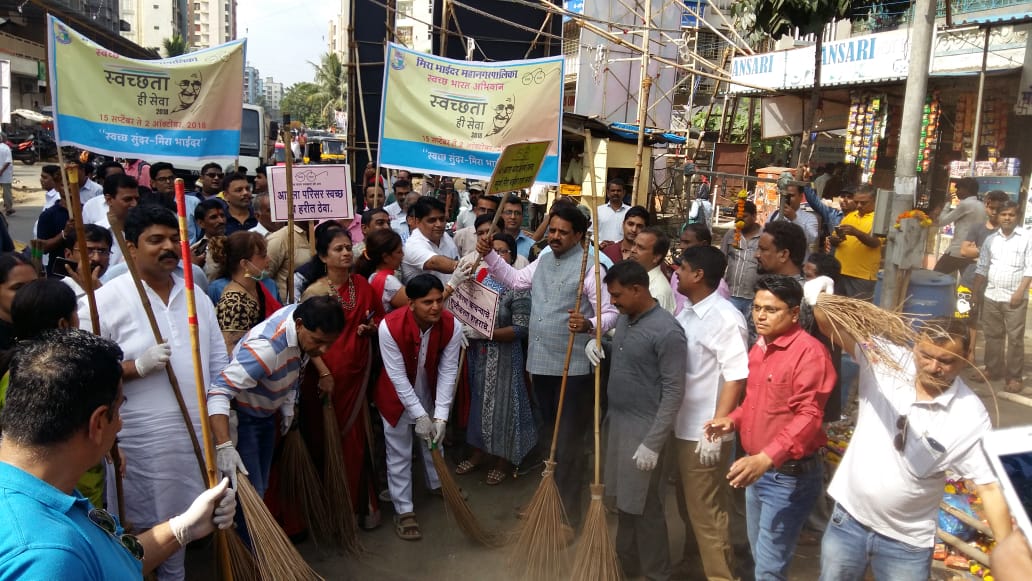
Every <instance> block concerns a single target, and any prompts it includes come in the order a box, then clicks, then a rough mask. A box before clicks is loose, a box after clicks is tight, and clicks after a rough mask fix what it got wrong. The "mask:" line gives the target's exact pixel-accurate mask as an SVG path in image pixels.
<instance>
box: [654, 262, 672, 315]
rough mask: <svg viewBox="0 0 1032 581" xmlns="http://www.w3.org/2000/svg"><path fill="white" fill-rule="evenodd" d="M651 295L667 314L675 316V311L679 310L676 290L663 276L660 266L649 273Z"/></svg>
mask: <svg viewBox="0 0 1032 581" xmlns="http://www.w3.org/2000/svg"><path fill="white" fill-rule="evenodd" d="M649 294H651V295H652V298H654V299H656V302H657V303H659V306H660V308H662V309H663V310H665V311H666V312H668V313H670V314H673V312H674V309H676V308H677V301H675V300H674V289H672V288H671V287H670V281H669V280H667V278H666V276H664V275H663V269H661V268H660V267H658V266H657V267H655V268H653V269H652V270H650V271H649Z"/></svg>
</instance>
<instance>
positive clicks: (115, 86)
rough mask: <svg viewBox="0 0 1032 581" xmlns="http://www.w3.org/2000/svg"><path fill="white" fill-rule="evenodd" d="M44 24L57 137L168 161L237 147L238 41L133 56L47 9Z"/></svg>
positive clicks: (225, 155) (233, 151) (241, 46)
mask: <svg viewBox="0 0 1032 581" xmlns="http://www.w3.org/2000/svg"><path fill="white" fill-rule="evenodd" d="M47 26H48V33H47V34H48V37H49V38H48V40H49V50H50V58H49V73H50V91H51V98H52V100H53V103H54V120H55V123H54V125H55V133H56V136H57V140H58V143H59V145H71V146H74V147H80V148H83V149H89V150H90V151H95V152H98V153H103V154H106V155H112V156H123V157H129V158H134V159H163V160H168V161H177V160H182V161H185V160H197V159H205V160H210V159H233V158H236V157H237V156H238V155H239V152H240V122H241V115H242V110H241V100H240V98H239V95H241V94H242V93H243V83H244V79H243V70H244V50H245V41H242V40H241V41H234V42H231V43H228V44H224V45H221V46H217V47H214V48H210V49H206V50H201V51H197V52H192V53H188V54H185V55H181V56H178V57H173V58H169V59H161V60H137V59H131V58H127V57H124V56H122V55H119V54H117V53H114V52H111V51H109V50H107V49H105V48H103V47H101V46H100V45H98V44H97V43H95V42H93V41H92V40H90V39H89V38H87V37H85V36H83V35H82V34H80V33H79V32H77V31H76V30H74V29H72V28H70V27H69V26H68V25H66V24H65V23H63V22H61V21H60V20H58V19H56V18H54V17H53V16H48V17H47Z"/></svg>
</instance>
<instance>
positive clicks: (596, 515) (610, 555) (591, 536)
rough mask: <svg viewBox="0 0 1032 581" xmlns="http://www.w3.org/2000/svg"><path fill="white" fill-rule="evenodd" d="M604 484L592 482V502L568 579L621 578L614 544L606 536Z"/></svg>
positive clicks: (597, 580) (605, 580)
mask: <svg viewBox="0 0 1032 581" xmlns="http://www.w3.org/2000/svg"><path fill="white" fill-rule="evenodd" d="M604 490H605V486H603V485H602V484H592V485H591V504H590V505H588V514H587V517H586V519H585V520H584V529H583V530H582V531H581V538H580V541H579V542H578V544H577V553H576V556H575V557H574V560H573V572H572V573H571V574H570V579H573V580H575V581H582V580H583V581H618V580H619V579H622V578H623V571H622V569H621V568H620V560H619V559H618V558H617V556H616V545H615V544H614V543H613V537H611V536H610V535H609V525H608V524H607V523H606V507H605V505H604V504H603V503H602V494H603V491H604Z"/></svg>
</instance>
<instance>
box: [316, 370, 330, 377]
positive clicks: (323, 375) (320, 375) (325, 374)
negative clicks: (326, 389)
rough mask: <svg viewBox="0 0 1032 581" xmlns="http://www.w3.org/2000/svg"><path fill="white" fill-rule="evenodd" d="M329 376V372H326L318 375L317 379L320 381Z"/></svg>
mask: <svg viewBox="0 0 1032 581" xmlns="http://www.w3.org/2000/svg"><path fill="white" fill-rule="evenodd" d="M330 375H331V373H330V372H329V371H327V372H326V373H320V374H319V379H322V378H324V377H329V376H330Z"/></svg>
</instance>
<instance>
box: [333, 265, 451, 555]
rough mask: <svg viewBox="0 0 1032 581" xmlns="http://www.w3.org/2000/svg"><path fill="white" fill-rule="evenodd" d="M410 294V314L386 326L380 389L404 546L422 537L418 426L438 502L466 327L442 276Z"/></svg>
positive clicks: (417, 282) (422, 280)
mask: <svg viewBox="0 0 1032 581" xmlns="http://www.w3.org/2000/svg"><path fill="white" fill-rule="evenodd" d="M405 292H406V294H407V295H408V299H409V304H408V306H406V307H402V308H400V309H395V310H394V311H391V312H390V313H389V314H388V315H387V316H386V317H384V319H383V321H382V322H381V323H380V331H379V337H380V353H381V355H382V356H383V366H384V372H383V373H381V374H380V379H379V381H378V383H377V385H376V394H375V401H376V407H377V408H378V409H379V410H380V415H381V416H382V418H383V431H384V439H385V443H386V447H387V487H388V489H389V490H390V493H391V502H393V503H394V511H395V513H396V514H395V516H394V525H395V532H396V533H397V535H398V537H400V538H401V539H402V540H406V541H417V540H419V539H421V538H423V535H422V533H421V532H420V531H419V523H418V522H416V515H415V513H414V512H413V511H412V432H413V425H414V427H415V433H416V436H418V437H419V438H420V440H423V441H424V442H421V443H420V445H419V448H420V449H421V451H422V456H423V467H424V469H425V471H426V481H427V486H428V487H429V488H430V491H431V493H435V494H436V493H437V491H439V489H440V488H441V481H440V479H439V477H438V475H437V471H436V470H435V469H434V464H433V460H432V458H431V455H430V447H431V446H439V445H440V444H441V440H443V439H444V430H445V425H446V423H447V421H448V415H449V413H451V405H452V399H453V397H454V395H455V376H456V374H457V373H458V367H459V351H460V348H461V343H462V326H461V325H460V324H458V323H456V322H455V319H454V317H452V314H451V313H449V312H448V311H446V310H444V284H442V283H441V281H440V279H439V278H437V276H435V275H433V274H420V275H417V276H415V277H414V278H412V280H410V281H409V283H408V285H406V287H405ZM338 310H340V308H339V307H338ZM431 414H433V415H431Z"/></svg>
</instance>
